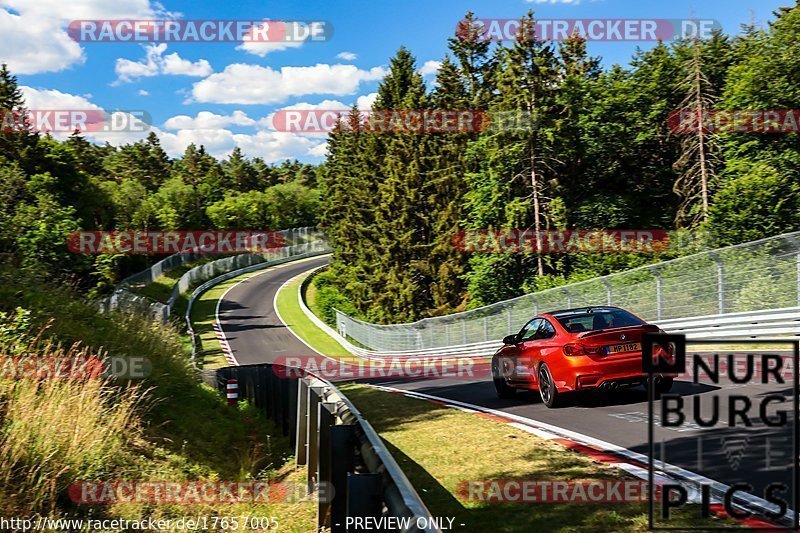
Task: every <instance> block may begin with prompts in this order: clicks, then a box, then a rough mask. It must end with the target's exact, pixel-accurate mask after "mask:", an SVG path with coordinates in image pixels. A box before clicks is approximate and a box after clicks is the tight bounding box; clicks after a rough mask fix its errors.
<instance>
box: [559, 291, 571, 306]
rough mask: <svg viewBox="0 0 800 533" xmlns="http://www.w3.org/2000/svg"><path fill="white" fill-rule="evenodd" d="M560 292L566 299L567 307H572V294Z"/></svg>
mask: <svg viewBox="0 0 800 533" xmlns="http://www.w3.org/2000/svg"><path fill="white" fill-rule="evenodd" d="M561 292H563V293H564V295H565V296H566V297H567V307H569V308H571V307H572V293H570V292H569V291H568V290H567V289H561Z"/></svg>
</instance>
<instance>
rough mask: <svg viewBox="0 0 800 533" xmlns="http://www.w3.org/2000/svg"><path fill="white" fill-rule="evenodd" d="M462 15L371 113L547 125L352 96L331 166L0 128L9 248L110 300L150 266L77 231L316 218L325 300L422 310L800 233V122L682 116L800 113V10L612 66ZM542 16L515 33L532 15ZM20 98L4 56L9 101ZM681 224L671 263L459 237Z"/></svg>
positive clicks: (1, 204)
mask: <svg viewBox="0 0 800 533" xmlns="http://www.w3.org/2000/svg"><path fill="white" fill-rule="evenodd" d="M476 20H477V19H476V18H475V15H473V14H471V13H468V14H467V15H466V17H465V19H464V20H463V21H462V22H461V23H460V25H459V29H458V31H456V32H455V33H454V35H452V36H450V37H449V38H447V36H443V39H445V38H447V43H448V50H449V51H448V53H447V55H446V57H444V58H442V62H441V66H440V68H439V70H438V73H437V74H436V78H435V80H434V81H433V83H429V84H428V83H426V82H425V81H424V79H423V77H422V75H421V74H420V73H419V72H418V70H417V69H418V65H417V64H416V60H415V57H414V55H413V54H412V51H410V50H407V49H406V48H400V49H399V51H398V52H397V53H396V54H395V56H394V57H392V58H391V59H390V61H389V68H388V74H387V75H386V77H385V78H384V79H383V80H382V81H381V82H380V84H379V88H378V98H377V100H376V102H375V105H374V110H378V111H380V110H417V111H419V110H474V111H484V112H487V113H503V112H523V113H525V114H526V116H530V117H531V123H532V124H533V127H529V128H508V129H491V128H490V129H487V130H485V131H473V132H457V133H439V134H421V133H374V132H370V131H364V128H363V127H362V126H363V124H362V123H361V121H362V120H363V117H362V114H361V113H360V111H359V110H358V109H357V108H353V109H352V111H351V112H350V114H349V115H348V116H347V117H345V118H344V119H342V122H341V123H340V124H339V125H338V126H337V128H336V129H335V130H334V131H333V132H331V133H330V135H329V138H328V154H327V158H326V160H325V161H324V162H323V163H321V164H319V165H311V164H306V163H300V162H298V161H286V162H284V163H282V164H279V165H270V164H267V163H265V162H264V161H263V160H261V159H259V158H252V159H249V158H247V157H246V156H245V155H244V154H243V153H242V152H241V151H240V150H239V149H238V148H237V149H235V150H234V151H233V152H232V153H231V154H230V155H229V156H228V157H226V158H225V159H224V160H217V159H215V158H214V157H212V156H211V155H209V154H208V153H206V151H205V149H204V148H203V147H202V146H195V145H190V146H188V147H187V148H186V151H185V153H184V154H183V155H182V156H181V157H177V158H170V157H168V156H167V154H166V153H165V152H164V150H163V149H162V148H161V146H160V143H159V139H158V137H157V135H156V134H154V133H151V134H150V135H149V136H148V137H147V138H146V139H144V140H142V141H139V142H135V143H132V144H127V145H124V146H120V147H114V146H111V145H108V144H106V145H103V146H101V145H97V144H94V143H92V142H89V141H88V140H87V139H85V138H84V137H83V136H81V135H80V133H78V132H76V133H75V134H73V135H72V136H71V137H69V138H68V139H66V140H56V139H55V138H53V137H52V136H50V135H47V134H40V133H37V132H35V131H22V132H20V131H13V132H12V131H2V132H0V254H2V255H3V257H4V260H5V261H8V262H11V263H13V264H14V265H15V266H16V267H18V268H23V269H30V270H34V271H39V272H45V273H47V274H48V275H52V276H59V277H63V278H64V279H67V280H71V281H72V282H74V283H76V284H77V285H79V286H80V287H81V288H82V289H84V290H85V291H87V292H88V293H90V294H102V293H104V292H107V291H108V290H110V288H111V287H112V286H113V285H114V284H115V283H116V282H117V281H119V280H120V279H121V278H122V277H124V276H125V275H127V274H130V273H132V272H135V271H137V270H139V269H141V268H144V267H145V266H147V264H148V263H152V262H153V261H155V260H157V259H159V258H157V257H142V256H125V255H98V256H88V255H78V254H73V253H70V252H69V251H68V250H67V246H66V238H67V236H68V235H70V234H71V233H73V232H74V231H77V230H80V229H84V230H97V229H102V230H114V229H118V230H156V229H163V230H192V229H206V228H211V229H258V230H276V229H284V228H289V227H297V226H307V225H315V224H319V226H320V227H321V228H322V229H323V230H324V231H325V233H326V236H327V239H328V241H329V243H330V245H331V247H332V249H333V261H332V265H331V268H330V269H329V271H328V272H327V273H326V274H324V275H322V276H320V286H321V287H322V289H323V290H322V293H321V294H322V297H323V298H324V300H325V305H326V306H337V307H339V308H341V309H343V310H345V311H347V312H349V313H352V314H355V315H357V316H359V317H362V318H366V319H369V320H371V321H376V322H396V321H410V320H417V319H420V318H424V317H427V316H436V315H442V314H446V313H451V312H455V311H460V310H464V309H469V308H473V307H476V306H480V305H484V304H488V303H491V302H494V301H498V300H503V299H507V298H511V297H514V296H517V295H520V294H523V293H527V292H531V291H536V290H540V289H544V288H549V287H552V286H558V285H561V284H564V283H568V282H572V281H578V280H582V279H586V278H590V277H594V276H598V275H603V274H607V273H610V272H614V271H619V270H623V269H627V268H631V267H635V266H638V265H641V264H644V263H648V262H653V261H657V260H661V259H664V258H668V257H672V256H675V255H676V254H678V255H679V254H684V253H689V252H691V251H692V250H695V249H698V248H702V247H708V246H721V245H726V244H733V243H739V242H745V241H749V240H754V239H758V238H761V237H765V236H769V235H775V234H779V233H783V232H788V231H794V230H798V229H800V143H798V133H796V132H795V133H741V132H723V131H711V132H707V131H703V130H702V129H700V130H699V131H686V132H681V131H675V129H674V128H670V127H669V124H668V123H669V117H670V114H671V113H674V112H676V111H679V110H699V111H701V112H706V111H713V110H792V109H800V69H798V68H797V67H796V57H797V56H798V53H800V44H798V43H800V7H798V6H795V7H793V8H785V9H781V10H779V11H778V12H776V13H774V19H773V20H772V21H770V22H769V23H768V25H766V26H765V27H760V26H757V25H754V24H750V25H747V24H745V25H742V27H741V29H740V31H739V32H738V33H735V34H726V33H722V32H715V33H714V34H713V35H711V36H710V37H709V38H705V39H693V40H683V41H674V42H669V43H661V42H660V43H658V44H657V45H655V46H653V47H650V48H648V49H646V50H644V49H643V50H638V51H637V52H636V53H635V54H634V56H633V57H632V58H631V60H630V63H629V64H628V65H604V64H603V62H602V59H601V58H599V57H593V56H591V55H590V54H589V53H588V51H587V43H586V42H585V41H584V40H583V39H581V38H580V37H578V36H574V37H572V38H569V39H567V40H565V41H562V42H544V41H539V40H536V39H528V38H520V39H517V40H516V41H515V42H502V43H495V42H490V41H487V40H485V39H482V38H480V30H479V29H478V28H477V26H476V25H475V21H476ZM533 21H534V15H533V13H532V12H529V13H528V14H527V15H525V16H524V17H522V18H521V28H526V27H530V26H531V25H532V24H533ZM24 109H25V102H24V100H23V97H22V93H21V91H20V89H19V87H18V84H17V79H16V77H15V76H14V74H13V73H12V72H9V70H8V69H7V68H6V67H5V66H3V68H2V69H0V110H3V111H5V110H10V111H13V112H21V111H22V110H24ZM503 229H509V230H536V231H541V230H558V229H571V230H575V229H577V230H583V229H668V230H672V231H674V232H675V234H677V235H688V236H689V238H688V239H686V242H691V243H693V244H692V245H689V246H684V247H682V248H681V249H679V250H678V249H675V250H669V251H668V252H664V253H661V254H657V255H656V254H642V253H633V254H590V253H568V254H536V253H464V252H463V251H462V250H459V249H458V248H457V247H455V246H453V235H454V234H455V233H457V232H461V231H465V230H503Z"/></svg>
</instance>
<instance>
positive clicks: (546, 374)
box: [539, 364, 561, 407]
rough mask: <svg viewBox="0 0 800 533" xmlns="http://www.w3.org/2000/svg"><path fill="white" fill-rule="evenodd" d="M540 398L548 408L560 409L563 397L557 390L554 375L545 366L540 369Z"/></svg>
mask: <svg viewBox="0 0 800 533" xmlns="http://www.w3.org/2000/svg"><path fill="white" fill-rule="evenodd" d="M539 396H541V397H542V403H543V404H545V405H546V406H547V407H558V405H559V404H560V403H561V395H560V394H559V392H558V389H557V388H556V384H555V381H554V380H553V375H552V374H551V373H550V369H549V368H547V365H545V364H542V365H541V366H540V367H539Z"/></svg>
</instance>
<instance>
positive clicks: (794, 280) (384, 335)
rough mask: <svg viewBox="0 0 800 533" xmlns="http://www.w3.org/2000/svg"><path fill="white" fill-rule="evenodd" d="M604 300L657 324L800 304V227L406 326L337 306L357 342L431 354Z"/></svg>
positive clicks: (345, 331) (344, 330)
mask: <svg viewBox="0 0 800 533" xmlns="http://www.w3.org/2000/svg"><path fill="white" fill-rule="evenodd" d="M598 305H616V306H619V307H623V308H626V309H630V310H631V311H633V312H635V313H637V314H638V315H640V316H642V317H643V318H645V319H646V320H648V321H649V322H654V323H657V324H658V323H662V322H664V323H666V322H668V321H672V320H677V319H686V320H694V319H698V320H699V319H702V318H703V317H719V316H722V315H731V316H733V315H736V314H740V313H759V312H761V310H763V309H770V308H772V309H785V308H792V307H796V306H800V232H795V233H788V234H785V235H779V236H776V237H770V238H768V239H762V240H759V241H754V242H750V243H744V244H739V245H736V246H729V247H727V248H720V249H717V250H710V251H706V252H701V253H698V254H693V255H689V256H686V257H682V258H679V259H673V260H671V261H664V262H661V263H655V264H652V265H646V266H642V267H639V268H634V269H631V270H627V271H624V272H619V273H617V274H611V275H608V276H602V277H599V278H594V279H591V280H587V281H583V282H580V283H573V284H570V285H565V286H563V287H556V288H553V289H549V290H546V291H540V292H536V293H532V294H526V295H523V296H520V297H518V298H514V299H512V300H507V301H504V302H498V303H495V304H492V305H488V306H485V307H480V308H477V309H473V310H470V311H465V312H462V313H455V314H452V315H446V316H441V317H435V318H426V319H422V320H419V321H417V322H411V323H406V324H388V325H381V324H371V323H368V322H365V321H362V320H358V319H356V318H353V317H350V316H348V315H347V314H345V313H342V312H341V311H338V310H337V311H336V329H337V330H338V333H339V334H340V335H341V336H342V337H345V338H347V339H350V340H352V343H353V344H355V345H358V346H361V347H364V348H366V349H368V350H371V351H372V352H375V353H381V354H385V353H392V352H397V351H399V352H400V353H409V354H410V353H422V352H425V353H430V350H434V349H438V348H447V347H450V346H474V345H476V344H478V343H486V342H492V341H493V340H494V339H501V338H502V337H503V336H505V335H507V334H508V333H510V332H515V331H518V330H519V329H520V327H521V325H522V324H523V323H524V322H526V321H527V320H528V319H529V318H530V317H532V316H534V315H536V314H539V313H540V312H546V311H552V310H556V309H567V308H573V307H581V306H598ZM788 327H789V328H791V325H789V326H788ZM747 331H755V330H751V329H748V330H747ZM789 333H791V329H790V330H789ZM755 334H756V335H758V334H761V333H759V332H757V331H756V332H755ZM766 334H774V333H766ZM747 335H748V336H750V334H749V333H748V334H747Z"/></svg>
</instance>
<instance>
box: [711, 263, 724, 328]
mask: <svg viewBox="0 0 800 533" xmlns="http://www.w3.org/2000/svg"><path fill="white" fill-rule="evenodd" d="M709 254H710V255H711V257H712V258H713V259H714V262H715V263H716V264H717V308H718V310H719V314H723V313H725V266H724V265H723V264H722V261H721V260H720V258H719V256H718V255H717V254H715V253H714V252H709Z"/></svg>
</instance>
